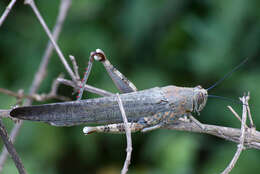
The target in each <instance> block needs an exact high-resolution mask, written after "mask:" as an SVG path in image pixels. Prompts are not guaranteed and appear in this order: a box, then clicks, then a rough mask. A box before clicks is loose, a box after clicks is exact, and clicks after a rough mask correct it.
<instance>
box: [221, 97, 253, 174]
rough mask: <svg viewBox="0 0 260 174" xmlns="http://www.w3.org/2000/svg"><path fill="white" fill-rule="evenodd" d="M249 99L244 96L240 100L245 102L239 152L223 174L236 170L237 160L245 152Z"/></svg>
mask: <svg viewBox="0 0 260 174" xmlns="http://www.w3.org/2000/svg"><path fill="white" fill-rule="evenodd" d="M248 99H249V97H246V96H244V97H243V98H242V99H240V100H241V101H242V102H243V111H242V121H241V136H240V140H239V141H240V142H239V144H238V146H237V151H236V153H235V155H234V157H233V159H232V160H231V161H230V163H229V165H228V166H227V167H226V169H225V170H224V171H223V172H222V173H221V174H228V173H230V172H231V170H232V169H233V168H234V166H235V164H236V163H237V160H238V158H239V156H240V154H241V152H242V151H243V148H244V142H245V130H246V118H247V108H246V107H247V106H248Z"/></svg>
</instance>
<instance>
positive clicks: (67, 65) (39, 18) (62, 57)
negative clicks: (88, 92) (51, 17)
mask: <svg viewBox="0 0 260 174" xmlns="http://www.w3.org/2000/svg"><path fill="white" fill-rule="evenodd" d="M61 2H62V1H61ZM24 4H28V5H30V7H31V8H32V10H33V12H34V14H35V15H36V17H37V18H38V20H39V22H40V23H41V25H42V27H43V29H44V31H45V32H46V34H47V35H48V37H49V39H50V41H51V43H52V45H53V47H54V48H55V50H56V52H57V54H58V56H59V58H60V60H61V62H62V63H63V65H64V67H65V69H66V70H67V72H68V73H69V75H70V77H71V79H72V80H73V81H74V82H76V81H77V79H76V76H75V75H74V73H73V71H72V69H71V68H70V66H69V64H68V62H67V61H66V59H65V57H64V55H63V53H62V52H61V49H60V47H59V46H58V44H57V43H56V41H55V39H54V38H53V36H52V34H51V32H50V30H49V28H48V26H47V25H46V23H45V21H44V19H43V17H42V15H41V14H40V12H39V10H38V8H37V6H36V5H35V3H34V0H25V1H24Z"/></svg>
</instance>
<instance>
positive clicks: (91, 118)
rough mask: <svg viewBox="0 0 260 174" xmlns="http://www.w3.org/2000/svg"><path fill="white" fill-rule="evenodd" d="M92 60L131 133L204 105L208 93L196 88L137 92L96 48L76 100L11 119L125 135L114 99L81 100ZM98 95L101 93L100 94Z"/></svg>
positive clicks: (16, 113)
mask: <svg viewBox="0 0 260 174" xmlns="http://www.w3.org/2000/svg"><path fill="white" fill-rule="evenodd" d="M94 60H96V61H99V62H101V63H102V64H103V65H104V67H105V69H106V71H107V72H108V74H109V76H110V77H111V78H112V80H113V82H114V84H115V85H116V87H117V88H118V89H119V90H120V91H121V92H122V93H123V94H121V95H120V98H121V100H122V102H123V107H124V109H125V112H126V116H127V119H128V122H129V127H130V129H131V131H132V132H135V131H148V130H153V129H156V128H160V127H162V126H164V125H167V124H173V123H175V122H176V120H178V119H179V118H181V117H184V116H190V115H191V113H192V112H197V113H199V112H200V111H201V110H202V109H203V108H204V106H205V105H206V102H207V98H208V93H207V90H205V89H203V88H202V87H200V86H197V87H195V88H187V87H177V86H166V87H156V88H151V89H147V90H142V91H137V88H136V87H135V85H134V84H133V83H131V82H130V81H129V80H128V79H127V78H126V77H125V76H124V75H123V74H121V73H120V72H119V71H118V70H117V69H116V68H114V66H113V65H112V64H111V63H110V62H109V61H108V59H107V58H106V56H105V54H104V52H103V51H102V50H100V49H97V50H96V51H95V52H92V53H91V54H90V59H89V63H88V67H87V70H86V72H85V76H84V78H83V80H82V85H80V90H79V95H78V96H77V101H71V102H64V103H53V104H45V105H39V106H26V107H19V108H15V109H13V110H12V111H11V112H10V115H11V116H12V117H15V118H18V119H23V120H31V121H41V122H46V123H49V124H51V125H54V126H74V125H79V124H84V123H97V124H108V125H104V126H96V127H85V128H84V129H83V131H84V133H86V134H89V133H92V132H109V133H122V132H124V124H123V123H122V122H123V121H122V116H121V112H120V109H119V106H118V102H117V96H116V95H111V96H109V97H101V98H95V99H87V100H81V96H82V93H83V90H84V88H83V86H84V85H85V83H86V82H87V79H88V76H89V74H90V71H91V67H92V64H93V62H94ZM100 95H101V94H100Z"/></svg>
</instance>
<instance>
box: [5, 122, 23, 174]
mask: <svg viewBox="0 0 260 174" xmlns="http://www.w3.org/2000/svg"><path fill="white" fill-rule="evenodd" d="M0 136H1V138H2V140H3V142H4V145H5V147H6V149H7V150H8V152H9V154H10V155H11V157H12V159H13V161H14V163H15V165H16V168H17V169H18V171H19V173H20V174H26V171H25V169H24V166H23V163H22V161H21V159H20V157H19V156H18V153H17V152H16V150H15V148H14V145H13V143H12V141H10V139H9V138H8V134H7V131H6V128H5V126H4V124H3V123H2V120H1V119H0Z"/></svg>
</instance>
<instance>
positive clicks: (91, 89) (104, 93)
mask: <svg viewBox="0 0 260 174" xmlns="http://www.w3.org/2000/svg"><path fill="white" fill-rule="evenodd" d="M57 80H58V81H59V82H60V83H62V84H65V85H68V86H71V87H73V88H74V89H78V86H77V85H76V84H75V83H74V82H72V81H71V80H67V79H64V78H58V79H57ZM84 90H85V91H89V92H91V93H94V94H102V96H112V95H114V94H113V93H111V92H108V91H106V90H103V89H99V88H96V87H93V86H90V85H87V84H85V88H84Z"/></svg>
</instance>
